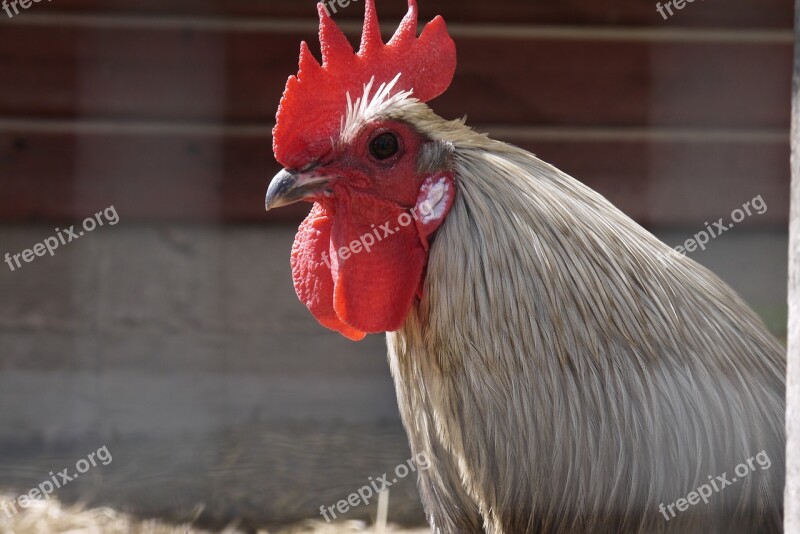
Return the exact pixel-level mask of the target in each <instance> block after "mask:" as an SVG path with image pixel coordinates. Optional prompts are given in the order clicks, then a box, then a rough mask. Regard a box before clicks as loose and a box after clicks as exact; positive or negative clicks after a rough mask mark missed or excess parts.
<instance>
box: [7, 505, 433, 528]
mask: <svg viewBox="0 0 800 534" xmlns="http://www.w3.org/2000/svg"><path fill="white" fill-rule="evenodd" d="M3 500H4V498H3V497H2V496H0V502H2V501H3ZM210 532H211V531H208V530H203V529H199V528H195V527H194V526H193V525H191V524H184V525H168V524H166V523H162V522H159V521H155V520H149V521H142V520H139V519H134V518H132V517H129V516H127V515H125V514H122V513H119V512H117V511H115V510H112V509H110V508H95V509H83V508H80V507H71V508H66V507H62V506H61V505H60V504H59V503H58V501H56V500H54V499H51V500H49V501H33V502H32V503H31V505H30V506H29V507H28V508H27V509H25V510H22V511H20V512H19V513H17V514H14V515H12V516H11V517H8V515H7V514H6V513H4V512H2V511H0V534H53V533H69V534H210ZM219 532H220V533H221V534H240V533H241V534H246V533H245V532H244V531H243V530H239V529H238V528H236V526H235V525H232V526H231V527H229V528H226V529H224V530H222V531H219ZM429 532H430V530H428V529H410V530H409V529H403V528H400V527H397V526H394V525H387V526H386V527H385V528H380V527H375V526H371V525H367V524H365V523H364V522H363V521H346V522H342V523H331V524H327V523H325V522H324V521H316V520H309V521H306V522H304V523H301V524H298V525H295V526H292V527H284V528H281V529H277V530H259V531H258V533H257V534H356V533H360V534H427V533H429Z"/></svg>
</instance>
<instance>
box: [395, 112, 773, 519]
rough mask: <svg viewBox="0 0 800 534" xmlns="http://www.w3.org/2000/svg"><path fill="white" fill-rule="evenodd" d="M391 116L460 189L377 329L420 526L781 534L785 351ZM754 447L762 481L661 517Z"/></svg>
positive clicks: (558, 175)
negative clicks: (421, 512)
mask: <svg viewBox="0 0 800 534" xmlns="http://www.w3.org/2000/svg"><path fill="white" fill-rule="evenodd" d="M403 112H404V116H405V117H411V118H410V119H409V120H410V121H411V122H412V123H413V124H414V125H415V127H417V128H418V129H419V130H420V131H422V132H423V133H425V134H426V135H427V136H429V137H430V138H431V139H437V140H442V141H444V142H446V143H447V144H448V146H450V147H451V148H452V162H453V163H452V165H453V166H454V167H455V169H454V171H455V176H456V179H457V188H458V195H457V197H456V200H455V203H454V205H453V208H452V210H451V212H450V214H449V215H448V217H447V219H446V220H445V222H444V224H443V225H442V227H441V228H440V229H439V232H438V234H437V236H436V239H435V241H434V242H433V244H432V246H431V250H430V255H429V259H428V267H427V275H426V278H425V285H424V291H423V295H424V296H423V298H422V299H421V300H420V301H419V302H418V303H417V304H416V305H415V306H413V307H412V310H411V312H410V314H409V316H408V318H407V320H406V322H405V324H404V325H403V327H402V328H401V329H400V330H399V331H397V332H393V333H389V334H388V341H389V355H390V364H391V368H392V374H393V377H394V380H395V383H396V387H397V393H398V401H399V405H400V406H401V412H402V416H403V422H404V425H405V427H406V430H407V432H408V434H409V437H410V442H411V446H412V449H414V450H415V452H420V451H424V452H426V453H428V454H429V455H431V459H432V464H433V465H432V467H431V469H430V470H429V471H427V472H425V473H420V477H421V478H420V489H421V494H422V496H423V500H424V502H425V505H426V509H427V511H428V515H429V518H430V521H431V523H432V525H433V526H434V528H435V529H438V530H439V531H440V532H479V531H481V529H485V530H486V531H487V532H496V533H509V534H512V533H514V534H515V533H520V532H571V531H575V530H576V529H577V531H586V532H590V531H591V532H647V533H656V532H676V533H677V532H681V533H685V532H703V533H710V532H756V531H758V532H779V531H780V530H779V529H780V527H779V525H780V521H781V519H780V515H781V511H780V505H779V504H778V503H780V502H781V493H782V487H783V478H782V477H783V466H782V463H783V440H784V434H783V432H784V430H783V408H784V400H783V399H784V376H785V375H784V369H785V355H784V351H783V348H782V347H781V346H780V344H779V343H778V342H777V341H776V340H775V339H774V338H773V337H772V336H771V335H770V334H769V333H768V332H767V331H766V329H765V327H764V326H763V324H762V323H761V321H760V320H759V319H758V318H757V317H756V316H755V315H754V314H753V313H752V312H751V311H750V310H749V308H748V307H747V305H746V304H745V303H744V302H743V301H742V300H741V299H740V297H738V296H737V295H736V294H735V292H734V291H733V290H731V289H730V288H729V287H728V286H727V285H726V284H724V283H723V282H722V281H720V280H719V279H718V278H717V277H716V276H714V275H713V274H712V273H710V272H709V271H708V270H706V269H705V268H703V267H701V266H699V265H698V264H697V263H695V262H694V261H692V260H691V259H688V258H686V257H683V256H679V255H677V254H675V253H673V251H671V249H670V248H669V247H667V246H666V245H665V244H663V243H661V242H660V241H658V240H657V239H656V238H655V237H654V236H652V235H651V234H650V233H648V232H647V231H646V230H644V229H643V228H641V227H640V226H639V225H638V224H636V223H635V222H634V221H633V220H631V219H630V218H629V217H627V216H625V215H624V214H623V213H622V212H620V211H619V210H618V209H616V208H615V207H614V206H613V205H611V204H610V203H609V202H608V201H607V200H606V199H605V198H603V197H602V196H601V195H599V194H598V193H596V192H594V191H592V190H591V189H589V188H588V187H586V186H584V185H583V184H581V183H579V182H578V181H576V180H574V179H573V178H571V177H569V176H567V175H565V174H564V173H562V172H560V171H559V170H557V169H556V168H554V167H552V166H550V165H548V164H546V163H544V162H542V161H540V160H538V159H537V158H536V157H534V156H533V155H531V154H530V153H528V152H525V151H523V150H521V149H518V148H516V147H513V146H510V145H507V144H504V143H500V142H497V141H493V140H491V139H489V138H487V137H486V136H483V135H480V134H477V133H475V132H473V131H472V130H470V129H468V128H467V127H465V126H464V125H463V123H462V122H460V121H455V122H453V121H450V122H448V121H444V120H442V119H439V118H438V117H436V116H435V115H433V114H432V112H429V110H428V108H427V106H425V105H424V104H420V103H412V104H409V105H408V106H406V109H404V111H403ZM761 451H765V453H766V454H768V455H769V458H770V459H771V460H772V465H771V469H769V470H758V471H757V472H754V473H752V474H751V475H750V476H749V477H748V478H746V479H743V480H741V481H739V482H738V483H737V484H735V485H731V486H729V487H727V488H725V489H724V490H723V491H721V492H719V493H715V494H714V495H713V497H712V498H711V499H710V501H709V504H708V505H706V504H704V503H702V502H701V504H700V506H694V507H692V510H690V511H688V512H685V513H683V514H680V515H678V516H677V517H674V518H671V519H670V521H666V520H665V519H664V518H663V516H662V515H661V514H659V504H661V503H672V502H674V501H675V500H677V499H678V498H681V497H685V496H686V494H687V493H688V492H689V491H691V490H693V489H696V488H697V487H698V486H700V485H702V484H705V483H709V476H714V475H719V474H722V473H725V472H728V473H731V472H732V471H733V468H734V467H735V466H736V465H737V464H739V463H741V462H743V461H745V460H747V459H748V458H752V457H753V456H754V455H756V454H757V453H759V452H761ZM481 516H482V519H481Z"/></svg>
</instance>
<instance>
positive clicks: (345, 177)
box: [266, 0, 456, 340]
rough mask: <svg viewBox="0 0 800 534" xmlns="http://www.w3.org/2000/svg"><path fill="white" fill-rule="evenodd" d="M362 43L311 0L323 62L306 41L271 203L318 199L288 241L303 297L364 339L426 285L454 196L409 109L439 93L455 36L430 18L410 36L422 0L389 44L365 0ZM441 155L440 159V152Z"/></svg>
mask: <svg viewBox="0 0 800 534" xmlns="http://www.w3.org/2000/svg"><path fill="white" fill-rule="evenodd" d="M365 4H366V10H365V20H364V29H363V34H362V38H361V46H360V48H359V50H358V52H354V51H353V48H352V47H351V46H350V44H349V43H348V41H347V38H346V37H345V35H344V34H343V33H342V32H341V30H340V29H339V28H338V27H337V26H336V24H335V23H334V22H333V20H332V19H331V17H330V15H329V14H328V12H327V11H326V9H325V8H324V6H323V5H322V4H319V5H318V11H319V17H320V28H319V38H320V45H321V50H322V64H321V65H320V63H318V62H317V60H316V59H315V58H314V57H313V55H312V54H311V52H310V51H309V48H308V46H307V45H306V43H305V42H303V43H302V44H301V46H300V68H299V72H298V74H297V75H296V76H291V77H290V78H289V80H288V82H287V83H286V89H285V91H284V94H283V98H282V99H281V103H280V106H279V108H278V113H277V120H276V125H275V129H274V131H273V150H274V152H275V158H276V159H277V160H278V161H279V162H280V163H281V165H283V167H284V169H283V170H282V171H281V172H279V173H278V174H277V175H276V176H275V178H273V180H272V182H271V183H270V185H269V188H268V190H267V196H266V208H267V209H268V210H269V209H271V208H275V207H279V206H284V205H286V204H290V203H293V202H296V201H299V200H305V201H309V202H313V207H312V209H311V212H310V213H309V215H308V217H307V218H306V219H305V221H303V223H302V224H301V225H300V229H299V231H298V233H297V236H296V238H295V241H294V246H293V248H292V258H291V263H292V276H293V279H294V287H295V291H296V292H297V295H298V297H299V298H300V300H301V301H302V302H303V303H304V304H305V305H306V306H307V307H308V309H309V310H310V311H311V313H312V314H313V315H314V316H315V317H316V318H317V320H318V321H319V322H320V323H321V324H322V325H324V326H326V327H328V328H331V329H333V330H336V331H338V332H340V333H341V334H342V335H344V336H346V337H348V338H350V339H354V340H359V339H362V338H363V337H364V336H365V335H366V334H367V333H378V332H386V331H393V330H397V329H398V328H399V327H400V326H401V325H402V323H403V321H404V320H405V318H406V315H407V314H408V311H409V309H410V307H411V306H412V304H413V302H414V299H415V298H416V297H417V296H419V295H420V294H421V291H422V279H423V276H424V271H425V266H426V263H427V257H428V249H429V239H430V238H431V235H432V234H433V233H434V232H435V231H436V229H437V228H438V227H439V226H440V225H441V223H442V222H443V221H444V218H445V216H446V215H447V213H448V211H449V209H450V206H451V205H452V203H453V199H454V196H455V181H454V179H453V175H452V172H451V170H450V168H449V166H446V165H432V164H431V157H430V153H431V152H432V151H433V150H432V149H431V148H429V147H430V146H431V145H432V144H435V142H436V140H434V139H430V137H428V136H426V135H425V134H424V133H422V132H421V131H420V129H419V128H416V127H415V124H414V121H413V119H412V118H411V117H410V116H409V114H407V113H404V111H409V110H410V109H412V108H413V107H414V106H415V105H419V104H418V103H419V102H427V101H428V100H431V99H433V98H435V97H436V96H438V95H440V94H441V93H442V92H444V91H445V90H446V89H447V87H448V86H449V85H450V82H451V81H452V78H453V74H454V72H455V65H456V55H455V44H454V43H453V41H452V39H451V38H450V36H449V35H448V33H447V29H446V27H445V23H444V20H443V19H442V18H441V17H436V18H435V19H434V20H433V21H431V22H430V23H429V24H428V25H427V26H426V27H425V28H424V30H423V31H422V33H421V35H420V36H419V37H417V35H416V33H417V6H416V3H415V1H414V0H409V9H408V14H407V15H406V16H405V18H404V19H403V21H402V22H401V23H400V26H399V28H398V29H397V31H396V32H395V34H394V36H393V37H392V38H391V40H390V41H389V42H388V43H385V44H384V42H383V40H382V39H381V35H380V28H379V24H378V18H377V15H376V12H375V6H374V0H366V2H365ZM438 160H441V158H439V159H438Z"/></svg>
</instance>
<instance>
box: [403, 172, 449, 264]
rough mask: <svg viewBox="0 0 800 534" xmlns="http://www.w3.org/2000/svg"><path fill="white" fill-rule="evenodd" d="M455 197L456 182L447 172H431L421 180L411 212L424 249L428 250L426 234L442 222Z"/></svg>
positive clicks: (433, 230)
mask: <svg viewBox="0 0 800 534" xmlns="http://www.w3.org/2000/svg"><path fill="white" fill-rule="evenodd" d="M455 198H456V184H455V180H453V176H452V174H450V173H449V172H439V173H436V174H432V175H430V176H428V177H426V178H425V181H424V182H422V186H421V187H420V188H419V195H418V196H417V203H416V205H415V206H414V209H413V210H411V213H412V215H413V217H414V220H415V222H416V223H417V231H418V232H419V238H420V240H421V241H422V246H424V247H425V250H428V236H430V235H431V234H433V233H434V232H435V231H436V229H437V228H439V226H440V225H441V224H442V223H443V222H444V219H445V217H447V214H448V213H449V212H450V208H451V207H452V206H453V201H454V200H455Z"/></svg>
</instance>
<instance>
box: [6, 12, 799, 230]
mask: <svg viewBox="0 0 800 534" xmlns="http://www.w3.org/2000/svg"><path fill="white" fill-rule="evenodd" d="M313 4H314V2H313V1H312V0H302V1H298V0H294V1H291V2H290V1H288V0H280V1H278V0H237V1H229V2H224V1H222V0H218V1H210V0H170V1H158V0H117V1H113V2H112V1H105V0H104V1H101V0H57V1H53V2H52V3H42V4H34V5H33V6H32V7H31V8H30V9H29V10H28V11H24V12H22V13H20V14H19V15H17V16H15V17H14V18H13V19H8V18H7V17H6V15H5V14H4V13H3V12H0V220H2V221H7V222H14V221H16V222H19V221H53V220H64V219H66V220H75V219H80V218H83V217H85V216H86V214H88V213H93V212H94V211H96V210H97V209H100V208H103V207H105V206H108V205H110V204H114V205H115V206H116V207H117V209H118V211H119V212H120V214H121V217H123V218H125V219H126V220H127V221H145V222H146V221H187V222H214V221H222V222H239V221H248V222H258V221H269V220H275V218H277V219H278V220H284V221H285V220H292V221H294V220H297V219H298V218H299V217H300V216H301V214H302V213H303V212H304V211H306V210H307V207H305V206H297V207H295V208H293V209H287V210H279V211H278V212H277V213H274V214H270V215H269V216H268V215H267V214H265V213H264V210H263V196H264V192H265V189H266V185H267V183H268V181H269V179H270V177H271V176H272V175H273V173H274V172H275V171H276V170H277V165H276V163H275V162H274V160H273V158H272V153H271V136H270V131H271V123H272V121H273V120H274V113H275V108H276V106H277V102H278V100H279V97H280V94H281V92H282V89H283V85H284V83H285V80H286V77H287V76H288V75H290V74H293V73H294V72H295V71H296V61H297V51H298V44H299V42H300V40H301V39H305V40H308V41H309V42H310V43H311V44H312V49H313V47H314V45H315V44H316V35H315V34H316V19H315V17H316V14H315V9H314V5H313ZM610 4H611V5H609V3H606V2H594V1H591V0H562V1H557V2H523V1H518V0H496V1H494V2H483V1H470V2H464V1H456V0H424V1H423V2H422V5H421V6H420V9H421V18H422V19H424V20H428V19H430V18H432V17H433V16H434V15H435V14H437V13H441V14H443V15H444V16H445V17H446V19H447V21H448V23H449V26H450V28H451V32H452V34H453V37H454V38H455V40H456V43H457V45H458V49H459V66H458V70H457V73H456V78H455V80H454V82H453V85H452V87H451V89H450V90H449V91H448V92H447V93H446V94H445V95H444V96H442V97H441V98H439V99H438V100H436V101H434V102H433V103H432V106H433V107H434V109H436V110H437V111H438V112H439V113H440V114H441V115H443V116H445V117H458V116H462V115H467V116H468V117H469V122H470V124H472V125H474V126H475V127H477V128H478V129H481V130H485V131H488V132H490V133H492V134H494V135H495V136H496V137H498V138H501V139H504V140H508V141H511V142H513V143H516V144H519V145H522V146H524V147H525V148H528V149H530V150H532V151H534V152H535V153H537V154H538V155H539V156H541V157H542V158H544V159H546V160H548V161H550V162H552V163H554V164H556V165H557V166H559V167H561V168H563V169H564V170H565V171H567V172H569V173H570V174H572V175H574V176H575V177H576V178H578V179H580V180H581V181H583V182H585V183H587V184H589V185H590V186H591V187H594V188H595V189H597V190H599V191H600V192H601V193H603V194H604V195H606V196H607V197H608V198H609V199H611V200H612V201H613V202H614V203H616V204H617V205H618V206H620V207H621V208H622V209H623V210H624V211H626V212H627V213H629V214H631V215H632V216H634V217H635V218H636V219H637V220H639V221H641V222H643V223H645V224H648V225H651V226H655V227H658V226H661V227H664V226H676V225H678V226H679V225H697V224H701V223H702V222H703V221H706V220H709V219H715V218H717V217H720V216H727V215H728V214H729V213H730V211H731V210H732V209H734V208H736V207H737V206H740V205H741V204H742V203H743V202H745V201H746V200H748V199H751V198H753V197H754V196H756V195H758V194H761V195H762V196H763V198H764V199H765V200H766V201H767V203H768V204H769V211H768V212H767V213H766V214H765V215H763V216H760V217H757V218H751V219H749V220H748V221H746V223H748V224H754V225H783V224H785V223H786V220H787V213H788V202H787V200H786V199H787V192H788V184H789V165H788V155H789V145H788V127H789V115H790V114H789V106H790V76H791V61H792V45H791V31H790V28H791V20H792V5H791V1H790V0H726V2H724V3H723V2H695V3H692V4H686V6H685V8H684V9H683V10H682V11H677V12H676V13H675V15H674V16H673V17H671V18H670V19H669V20H666V21H665V20H663V18H662V17H661V16H660V15H659V14H658V13H657V12H656V9H655V2H649V1H642V0H617V1H614V2H611V3H610ZM378 9H379V14H380V16H381V17H382V21H383V22H384V24H385V33H386V34H387V36H388V32H389V31H391V29H392V28H393V27H394V26H395V25H396V23H397V21H398V20H399V18H400V17H401V15H402V14H403V13H404V11H405V3H404V2H403V1H402V0H384V1H379V3H378ZM362 11H363V2H358V1H354V2H353V3H352V4H351V5H350V6H348V7H347V8H344V9H342V10H340V12H339V13H338V14H337V15H336V16H337V18H338V19H339V20H341V21H342V25H343V27H344V28H345V30H346V31H347V32H348V35H350V36H351V37H352V39H353V41H354V42H356V41H357V38H358V35H359V22H358V21H359V20H360V18H361V15H362ZM270 218H272V219H270Z"/></svg>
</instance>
